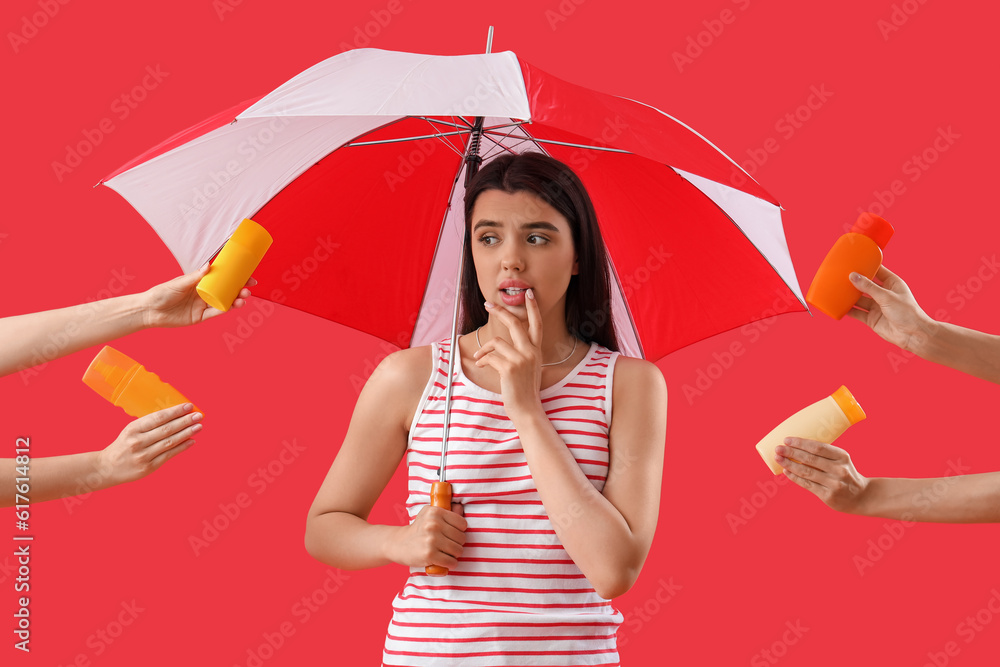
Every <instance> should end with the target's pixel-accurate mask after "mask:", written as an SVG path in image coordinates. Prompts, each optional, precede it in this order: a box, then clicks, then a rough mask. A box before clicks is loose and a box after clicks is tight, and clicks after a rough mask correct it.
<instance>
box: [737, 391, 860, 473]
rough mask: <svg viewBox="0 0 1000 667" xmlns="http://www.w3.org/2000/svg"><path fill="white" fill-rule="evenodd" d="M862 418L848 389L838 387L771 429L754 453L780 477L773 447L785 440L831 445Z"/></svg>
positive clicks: (779, 469) (779, 467)
mask: <svg viewBox="0 0 1000 667" xmlns="http://www.w3.org/2000/svg"><path fill="white" fill-rule="evenodd" d="M864 418H865V411H864V410H862V409H861V406H860V405H858V402H857V401H856V400H855V399H854V396H853V395H851V392H850V391H848V390H847V387H844V386H841V388H840V389H838V390H837V391H835V392H833V393H832V394H831V395H829V396H827V397H826V398H824V399H823V400H821V401H817V402H815V403H813V404H812V405H810V406H808V407H805V408H802V409H801V410H799V411H798V412H796V413H795V414H794V415H792V416H791V417H789V418H788V419H786V420H785V421H783V422H781V423H780V424H778V425H777V426H775V427H774V430H772V431H771V432H770V433H768V434H767V435H765V436H764V437H763V439H761V441H760V442H758V443H757V452H758V453H759V454H760V456H761V458H762V459H764V463H766V464H767V466H768V467H769V468H770V469H771V472H773V473H774V474H775V475H780V474H781V471H782V467H781V466H780V465H779V464H778V462H777V461H775V460H774V450H775V448H776V447H777V446H778V445H780V444H783V443H784V440H785V438H805V439H807V440H819V441H820V442H826V443H831V442H833V441H834V440H836V439H837V438H839V437H840V435H841V434H842V433H843V432H844V431H846V430H847V429H848V427H850V426H851V425H852V424H857V423H858V422H859V421H861V420H862V419H864Z"/></svg>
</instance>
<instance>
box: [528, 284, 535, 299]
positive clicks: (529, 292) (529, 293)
mask: <svg viewBox="0 0 1000 667" xmlns="http://www.w3.org/2000/svg"><path fill="white" fill-rule="evenodd" d="M528 298H529V299H534V298H535V293H534V292H532V291H531V288H530V287H529V288H528Z"/></svg>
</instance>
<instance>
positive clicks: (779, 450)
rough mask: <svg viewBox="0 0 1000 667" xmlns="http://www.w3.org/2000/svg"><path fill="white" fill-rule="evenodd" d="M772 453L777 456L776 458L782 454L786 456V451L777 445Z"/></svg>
mask: <svg viewBox="0 0 1000 667" xmlns="http://www.w3.org/2000/svg"><path fill="white" fill-rule="evenodd" d="M774 453H775V454H777V455H778V456H781V455H782V454H787V453H788V450H786V449H785V448H784V447H782V446H781V445H778V446H777V447H775V448H774Z"/></svg>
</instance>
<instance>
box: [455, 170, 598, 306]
mask: <svg viewBox="0 0 1000 667" xmlns="http://www.w3.org/2000/svg"><path fill="white" fill-rule="evenodd" d="M471 238H472V259H473V261H474V262H475V265H476V277H477V279H478V282H479V289H480V290H482V292H483V295H484V296H485V297H486V300H487V301H492V302H493V303H497V304H503V305H504V306H506V307H507V309H508V310H510V311H512V312H513V313H514V314H515V315H517V316H518V317H519V318H521V319H522V320H525V321H527V317H528V314H527V310H526V309H525V306H524V300H525V298H526V297H525V291H526V290H527V289H528V288H529V287H530V288H531V289H532V290H533V292H534V295H535V299H536V300H537V302H538V308H539V310H540V311H541V314H542V317H543V318H544V317H545V316H546V315H547V314H549V313H553V312H554V311H555V310H556V309H558V310H559V312H560V314H561V316H563V317H564V316H565V305H566V288H567V287H568V286H569V281H570V277H571V276H573V275H576V274H577V273H578V271H579V266H578V262H577V257H576V251H575V249H574V248H573V233H572V230H571V229H570V226H569V222H568V221H567V220H566V218H564V217H563V216H562V214H560V213H559V212H558V211H556V209H554V208H553V207H552V206H550V205H549V204H547V203H546V202H545V201H543V200H541V199H539V198H538V197H536V196H535V195H533V194H531V193H528V192H523V191H522V192H516V193H514V194H509V193H506V192H502V191H500V190H486V191H484V192H483V193H482V194H480V195H479V197H478V198H477V199H476V203H475V205H474V206H473V209H472V237H471Z"/></svg>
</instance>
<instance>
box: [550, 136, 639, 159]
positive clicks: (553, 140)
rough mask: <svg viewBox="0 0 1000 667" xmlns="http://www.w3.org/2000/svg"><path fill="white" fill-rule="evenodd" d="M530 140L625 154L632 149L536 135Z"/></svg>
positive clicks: (630, 153) (628, 153) (629, 152)
mask: <svg viewBox="0 0 1000 667" xmlns="http://www.w3.org/2000/svg"><path fill="white" fill-rule="evenodd" d="M531 140H532V141H535V142H537V143H541V144H555V145H556V146H568V147H570V148H589V149H591V150H595V151H606V152H608V153H625V154H626V155H633V153H632V151H626V150H623V149H621V148H610V147H608V146H588V145H586V144H573V143H570V142H568V141H556V140H555V139H539V138H538V137H532V138H531Z"/></svg>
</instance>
